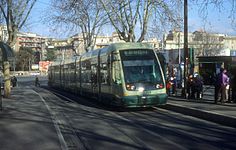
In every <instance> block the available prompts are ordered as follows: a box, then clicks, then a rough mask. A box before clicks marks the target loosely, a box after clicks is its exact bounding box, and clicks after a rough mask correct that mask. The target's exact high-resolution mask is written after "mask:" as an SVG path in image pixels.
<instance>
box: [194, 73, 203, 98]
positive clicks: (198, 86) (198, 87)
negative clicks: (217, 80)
mask: <svg viewBox="0 0 236 150" xmlns="http://www.w3.org/2000/svg"><path fill="white" fill-rule="evenodd" d="M193 80H194V82H193V86H194V88H193V90H194V91H193V98H195V94H196V98H197V99H201V98H202V91H203V81H202V79H201V77H200V76H199V75H198V74H197V73H195V74H194V79H193Z"/></svg>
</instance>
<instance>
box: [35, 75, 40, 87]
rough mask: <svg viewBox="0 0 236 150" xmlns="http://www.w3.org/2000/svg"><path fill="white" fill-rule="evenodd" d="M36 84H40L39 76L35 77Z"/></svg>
mask: <svg viewBox="0 0 236 150" xmlns="http://www.w3.org/2000/svg"><path fill="white" fill-rule="evenodd" d="M35 86H40V83H39V78H38V76H36V77H35Z"/></svg>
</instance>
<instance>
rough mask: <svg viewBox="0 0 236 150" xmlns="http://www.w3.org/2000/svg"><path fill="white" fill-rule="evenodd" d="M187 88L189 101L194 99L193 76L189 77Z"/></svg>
mask: <svg viewBox="0 0 236 150" xmlns="http://www.w3.org/2000/svg"><path fill="white" fill-rule="evenodd" d="M186 87H187V95H186V97H187V99H190V98H193V91H194V89H193V75H189V76H188V79H187V82H186Z"/></svg>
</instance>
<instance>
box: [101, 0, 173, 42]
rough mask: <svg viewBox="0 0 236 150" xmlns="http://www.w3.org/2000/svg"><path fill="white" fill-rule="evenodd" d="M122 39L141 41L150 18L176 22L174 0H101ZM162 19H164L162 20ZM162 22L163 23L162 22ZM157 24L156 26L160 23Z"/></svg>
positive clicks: (146, 30)
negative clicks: (172, 5)
mask: <svg viewBox="0 0 236 150" xmlns="http://www.w3.org/2000/svg"><path fill="white" fill-rule="evenodd" d="M100 2H101V3H102V6H103V7H104V9H105V10H106V13H107V15H108V17H109V19H110V22H111V24H112V26H113V27H114V28H115V30H116V32H117V33H118V35H119V37H120V39H122V40H124V41H126V42H134V41H136V37H138V38H137V42H141V41H143V40H144V38H145V35H146V34H147V32H148V28H149V23H150V20H155V19H156V21H160V22H161V21H163V22H164V20H165V22H166V21H167V20H168V21H171V23H176V19H177V18H175V17H174V16H175V14H174V12H173V10H174V9H173V7H170V6H171V5H170V4H172V1H168V2H167V1H165V0H137V1H134V0H100ZM160 19H162V20H160ZM160 24H161V23H160ZM160 24H156V26H158V25H160Z"/></svg>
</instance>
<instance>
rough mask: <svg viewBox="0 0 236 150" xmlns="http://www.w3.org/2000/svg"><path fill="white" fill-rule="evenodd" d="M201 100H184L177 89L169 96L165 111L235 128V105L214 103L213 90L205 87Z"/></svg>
mask: <svg viewBox="0 0 236 150" xmlns="http://www.w3.org/2000/svg"><path fill="white" fill-rule="evenodd" d="M204 92H205V93H203V99H200V100H197V99H185V98H182V97H181V95H180V94H181V91H180V89H178V92H177V95H175V96H173V95H172V96H169V99H168V103H167V106H165V108H166V109H169V110H173V111H176V112H179V113H183V114H186V115H191V116H194V117H198V118H201V119H205V120H208V121H212V122H216V123H219V124H222V125H226V126H231V127H235V128H236V103H223V104H221V103H220V102H219V103H218V104H215V103H214V88H213V87H210V86H209V87H205V91H204Z"/></svg>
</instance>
